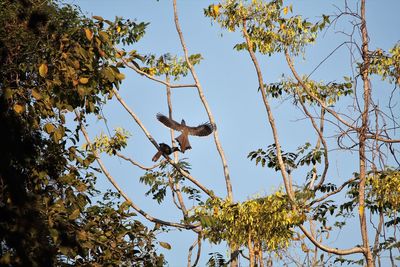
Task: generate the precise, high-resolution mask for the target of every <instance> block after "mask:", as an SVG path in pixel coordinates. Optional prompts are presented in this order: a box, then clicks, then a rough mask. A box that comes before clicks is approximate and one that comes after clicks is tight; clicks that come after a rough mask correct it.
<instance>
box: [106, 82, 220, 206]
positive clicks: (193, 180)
mask: <svg viewBox="0 0 400 267" xmlns="http://www.w3.org/2000/svg"><path fill="white" fill-rule="evenodd" d="M113 93H114V95H115V96H116V97H117V99H118V101H119V102H120V103H121V105H122V106H123V107H124V108H125V110H126V111H127V112H128V113H129V115H131V117H132V118H133V119H134V120H135V122H136V123H137V124H138V125H139V127H140V128H141V129H142V131H143V132H144V134H145V135H146V137H147V138H148V139H149V140H150V142H151V143H152V144H153V145H154V146H155V147H156V148H157V149H158V150H160V147H159V146H158V144H157V142H156V140H154V138H153V137H152V136H151V134H150V133H149V131H147V129H146V127H144V125H143V123H142V122H141V121H140V119H139V118H138V116H136V114H135V113H134V112H133V111H132V109H131V108H130V107H129V106H128V105H127V104H126V102H125V101H124V100H123V99H122V97H121V95H120V94H119V93H118V91H117V90H116V89H115V88H114V89H113ZM163 156H164V157H165V158H166V159H167V160H168V162H169V163H170V164H171V165H172V166H174V167H175V169H176V170H177V171H178V172H179V173H180V174H182V175H183V176H184V177H186V178H187V179H188V180H189V181H191V182H192V183H194V184H195V185H197V186H198V187H199V188H200V189H201V190H202V191H203V192H204V193H206V194H207V195H209V196H210V197H211V198H214V197H215V196H214V194H213V193H212V191H210V190H208V189H207V188H206V187H205V186H204V185H202V184H201V183H200V182H199V181H197V180H196V179H195V178H194V177H193V176H191V175H190V174H189V173H188V172H186V171H184V170H182V169H181V168H180V167H179V166H178V165H177V164H176V163H175V162H173V161H172V160H171V158H170V157H168V156H166V155H164V154H163Z"/></svg>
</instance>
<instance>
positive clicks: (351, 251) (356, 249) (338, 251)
mask: <svg viewBox="0 0 400 267" xmlns="http://www.w3.org/2000/svg"><path fill="white" fill-rule="evenodd" d="M299 227H300V229H301V231H302V232H303V233H304V234H305V235H306V236H307V238H308V239H309V240H310V241H311V242H312V243H313V244H314V245H315V246H317V247H318V248H319V249H321V250H323V251H325V252H328V253H333V254H335V255H350V254H355V253H364V249H363V248H362V247H354V248H350V249H337V248H331V247H327V246H325V245H322V244H321V243H320V242H318V240H316V239H315V238H314V236H313V235H312V234H311V233H310V232H308V231H307V229H306V228H305V227H304V226H303V225H300V226H299Z"/></svg>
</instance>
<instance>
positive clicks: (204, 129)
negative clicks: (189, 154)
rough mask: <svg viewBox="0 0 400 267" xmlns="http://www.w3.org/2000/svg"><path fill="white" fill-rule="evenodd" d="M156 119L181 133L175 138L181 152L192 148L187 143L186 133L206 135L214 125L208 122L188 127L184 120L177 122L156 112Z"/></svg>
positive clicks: (212, 129) (211, 130)
mask: <svg viewBox="0 0 400 267" xmlns="http://www.w3.org/2000/svg"><path fill="white" fill-rule="evenodd" d="M157 119H158V120H159V121H160V122H161V123H162V124H164V125H165V126H167V127H169V128H171V129H173V130H175V131H180V132H181V133H182V134H181V135H180V136H178V137H177V138H175V140H176V141H178V143H179V146H180V148H181V152H182V153H185V150H187V149H191V148H192V147H191V146H190V143H189V139H188V135H196V136H207V135H209V134H211V133H212V132H213V131H214V127H213V126H212V125H211V124H210V123H203V124H200V125H199V126H196V127H190V126H187V125H186V123H185V120H182V122H181V123H178V122H176V121H174V120H172V119H170V118H168V117H167V116H164V115H162V114H161V113H158V114H157Z"/></svg>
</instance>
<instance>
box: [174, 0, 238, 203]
mask: <svg viewBox="0 0 400 267" xmlns="http://www.w3.org/2000/svg"><path fill="white" fill-rule="evenodd" d="M173 6H174V21H175V27H176V31H177V32H178V35H179V39H180V41H181V45H182V49H183V53H184V54H185V60H186V62H187V64H188V67H189V69H190V72H191V74H192V77H193V80H194V81H195V83H196V88H197V92H198V94H199V97H200V99H201V102H202V103H203V106H204V108H205V110H206V112H207V115H208V118H209V120H210V123H211V125H212V126H213V127H214V132H213V134H214V141H215V145H216V147H217V150H218V153H219V156H220V158H221V161H222V166H223V168H224V175H225V183H226V191H227V197H228V199H230V200H233V193H232V184H231V179H230V175H229V169H228V163H227V161H226V158H225V153H224V150H223V149H222V145H221V142H220V140H219V136H218V129H217V124H216V123H215V119H214V116H213V114H212V113H211V109H210V107H209V105H208V102H207V100H206V97H205V96H204V93H203V88H202V86H201V84H200V80H199V78H198V77H197V74H196V71H195V69H194V67H193V64H192V63H191V62H190V60H189V53H188V49H187V47H186V44H185V40H184V39H183V34H182V30H181V27H180V25H179V18H178V10H177V5H176V0H173Z"/></svg>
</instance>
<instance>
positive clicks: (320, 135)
mask: <svg viewBox="0 0 400 267" xmlns="http://www.w3.org/2000/svg"><path fill="white" fill-rule="evenodd" d="M297 95H298V96H299V102H300V104H301V107H302V108H303V111H304V113H305V114H306V115H307V117H308V118H309V119H310V121H311V124H312V126H313V128H314V130H315V131H316V132H317V134H318V141H317V144H316V146H315V149H319V147H320V143H321V142H322V146H323V147H324V170H323V172H322V175H321V179H320V181H319V183H318V185H317V186H316V187H315V188H314V189H318V188H319V187H320V186H321V185H322V184H323V183H324V181H325V177H326V174H327V173H328V168H329V160H328V144H327V143H326V140H325V138H324V135H323V132H324V114H325V111H324V110H323V109H321V118H320V126H319V127H318V125H317V123H316V122H315V120H314V118H313V116H312V115H311V114H310V112H309V111H308V109H307V107H306V106H305V104H304V101H303V99H302V98H301V97H300V95H299V94H298V93H297ZM316 177H317V172H316V167H315V166H314V174H313V178H312V179H311V182H310V186H309V188H310V189H313V186H314V181H315V179H316Z"/></svg>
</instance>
